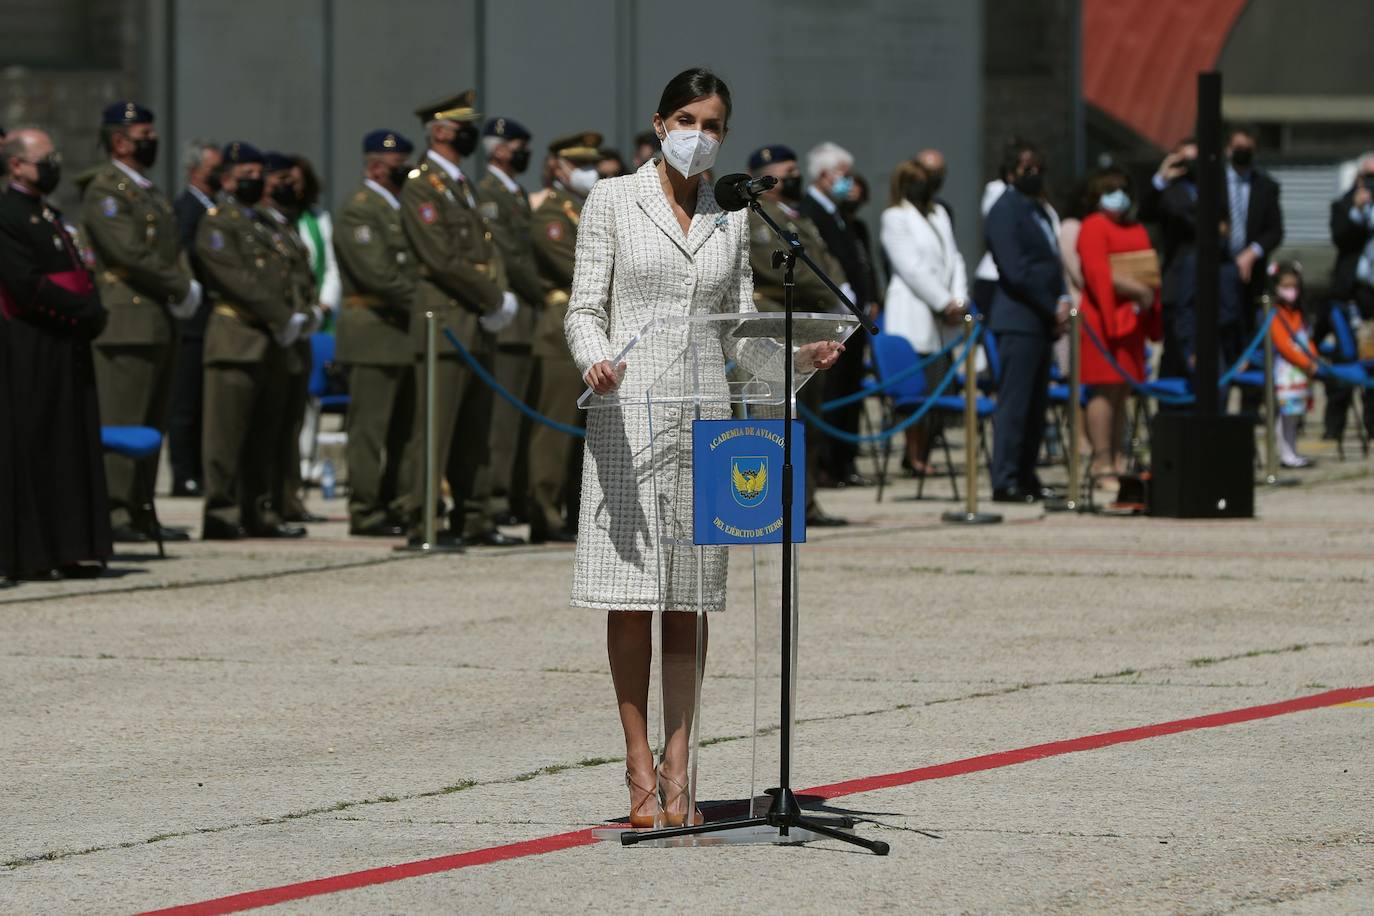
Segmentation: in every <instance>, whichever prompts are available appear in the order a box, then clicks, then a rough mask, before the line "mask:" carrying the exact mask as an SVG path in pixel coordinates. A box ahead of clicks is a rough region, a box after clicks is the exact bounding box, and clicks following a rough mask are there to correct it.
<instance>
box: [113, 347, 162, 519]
mask: <svg viewBox="0 0 1374 916" xmlns="http://www.w3.org/2000/svg"><path fill="white" fill-rule="evenodd" d="M175 346H176V345H175V343H174V342H172V341H168V342H167V343H161V344H114V345H109V346H101V345H96V346H94V347H92V350H93V351H94V353H93V356H94V363H95V384H96V393H97V394H98V396H99V398H100V423H101V425H102V426H151V427H152V428H153V429H156V430H158V431H159V432H165V431H166V428H167V409H168V405H169V404H170V403H171V400H170V399H171V381H172V364H173V362H174V358H175V357H174V353H175V352H176V351H175ZM159 457H160V450H159V453H158V454H153V455H150V456H148V457H147V458H128V457H125V456H123V455H116V454H114V453H113V452H106V453H105V481H106V486H107V487H108V489H109V505H110V524H111V526H119V525H132V526H133V527H135V528H138V529H140V530H149V528H150V526H151V525H152V517H151V514H150V512H149V508H150V507H151V506H152V503H153V487H154V485H155V484H156V483H157V466H158V459H159Z"/></svg>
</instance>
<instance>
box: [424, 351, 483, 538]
mask: <svg viewBox="0 0 1374 916" xmlns="http://www.w3.org/2000/svg"><path fill="white" fill-rule="evenodd" d="M473 355H474V356H476V357H477V359H479V360H481V361H482V362H483V364H484V365H486V366H488V367H489V366H490V363H491V355H490V354H489V353H481V352H476V353H474V354H473ZM413 371H414V374H415V414H414V416H415V420H414V429H413V431H412V433H411V436H410V446H409V447H408V448H407V449H406V458H405V468H404V471H403V472H402V476H403V478H404V479H405V480H406V481H407V485H406V491H407V497H406V502H405V509H406V515H407V517H408V518H409V531H408V534H410V535H411V536H415V535H419V534H421V533H423V528H424V521H423V513H422V511H421V509H422V507H423V506H424V504H425V364H424V360H418V361H417V362H416V363H415V366H414V369H413ZM434 374H435V398H434V466H433V469H432V470H433V476H434V492H435V493H436V494H437V493H438V492H439V482H440V480H442V479H444V478H445V477H446V478H447V479H448V485H449V491H450V493H451V494H452V495H453V501H454V517H455V518H456V517H457V516H458V515H460V514H461V516H462V519H463V522H462V526H461V528H462V530H461V531H459V533H460V534H462V535H463V536H464V537H476V536H478V535H480V534H485V533H486V532H487V531H490V530H491V529H492V528H493V527H494V526H493V524H492V521H491V512H490V509H489V507H488V506H487V505H486V500H485V499H483V498H480V497H479V496H478V495H477V493H476V491H477V483H478V480H477V477H478V472H479V471H480V470H481V469H482V466H483V465H485V464H486V461H487V453H488V448H487V446H488V434H489V432H490V427H491V389H490V388H487V386H486V385H484V384H483V383H482V381H481V380H480V379H478V378H477V376H476V375H474V374H473V372H472V371H471V370H470V369H468V368H467V366H465V365H464V364H463V363H462V362H461V361H460V360H459V359H458V357H457V356H456V355H455V356H451V357H442V358H440V359H437V360H435V369H434ZM455 444H456V446H457V447H456V448H455V447H454V446H455ZM441 527H442V526H441ZM450 527H451V528H452V529H453V530H455V531H458V529H459V526H458V525H457V524H451V525H450Z"/></svg>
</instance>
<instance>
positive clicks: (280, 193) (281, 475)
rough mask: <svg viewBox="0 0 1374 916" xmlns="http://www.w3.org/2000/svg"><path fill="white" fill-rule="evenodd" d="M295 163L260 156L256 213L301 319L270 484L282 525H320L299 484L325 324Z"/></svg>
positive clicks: (289, 357) (290, 351) (291, 350)
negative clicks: (299, 221) (315, 352)
mask: <svg viewBox="0 0 1374 916" xmlns="http://www.w3.org/2000/svg"><path fill="white" fill-rule="evenodd" d="M295 164H296V160H295V159H294V158H293V157H291V156H288V155H286V154H284V153H278V152H273V151H268V152H267V153H265V154H264V155H263V169H262V175H263V200H262V203H261V204H260V205H259V207H258V209H259V211H260V212H261V213H262V215H263V216H264V217H265V218H266V220H267V221H268V225H270V226H273V227H274V228H275V229H276V235H275V239H276V243H277V245H278V247H279V248H280V250H281V252H282V254H283V255H284V256H285V257H286V258H287V259H288V260H290V262H291V288H292V302H291V305H292V310H293V311H296V312H301V313H304V314H305V315H306V322H305V327H304V328H303V329H302V331H301V335H300V337H299V338H298V339H297V340H296V341H295V343H293V344H292V345H291V346H290V347H288V348H287V349H286V392H285V403H284V405H283V410H284V411H285V420H284V421H283V424H282V430H281V440H280V442H279V443H278V454H277V461H276V464H275V466H274V476H273V483H272V493H273V502H274V504H275V505H276V507H277V510H278V512H279V513H280V514H281V517H282V521H286V522H323V521H325V519H324V518H323V517H321V516H318V515H315V514H313V513H311V512H310V511H309V510H308V509H306V508H305V502H304V500H303V498H302V489H303V487H302V484H301V426H302V425H303V424H304V423H305V410H306V403H307V402H308V401H309V399H310V366H311V363H312V361H313V358H312V355H311V344H310V335H311V334H313V333H314V332H315V331H316V330H317V329H318V328H319V327H320V325H321V324H323V322H324V306H323V305H321V304H320V296H319V289H318V287H317V285H316V282H315V271H314V269H313V268H312V267H311V259H310V249H309V248H307V247H306V246H305V241H304V240H303V239H302V238H301V236H300V232H299V231H298V230H297V228H296V218H297V217H298V216H299V215H300V209H301V188H300V186H299V183H298V181H297V179H296V176H295V173H294V171H293V170H294V168H295Z"/></svg>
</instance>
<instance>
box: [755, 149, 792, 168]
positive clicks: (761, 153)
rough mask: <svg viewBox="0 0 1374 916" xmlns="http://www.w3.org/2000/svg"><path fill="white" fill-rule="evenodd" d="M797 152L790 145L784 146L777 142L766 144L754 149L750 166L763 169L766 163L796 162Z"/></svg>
mask: <svg viewBox="0 0 1374 916" xmlns="http://www.w3.org/2000/svg"><path fill="white" fill-rule="evenodd" d="M796 161H797V154H796V152H795V151H794V150H793V149H792V147H790V146H783V145H782V144H781V143H775V144H773V145H772V146H764V147H760V148H759V149H756V150H754V152H753V153H752V154H751V155H750V156H749V168H750V169H761V168H763V167H764V166H766V165H772V164H773V163H775V162H796Z"/></svg>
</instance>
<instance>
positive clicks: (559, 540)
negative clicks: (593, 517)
mask: <svg viewBox="0 0 1374 916" xmlns="http://www.w3.org/2000/svg"><path fill="white" fill-rule="evenodd" d="M530 543H531V544H575V543H577V535H576V534H575V533H574V532H572V531H567V530H563V531H533V530H532V531H530Z"/></svg>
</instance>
